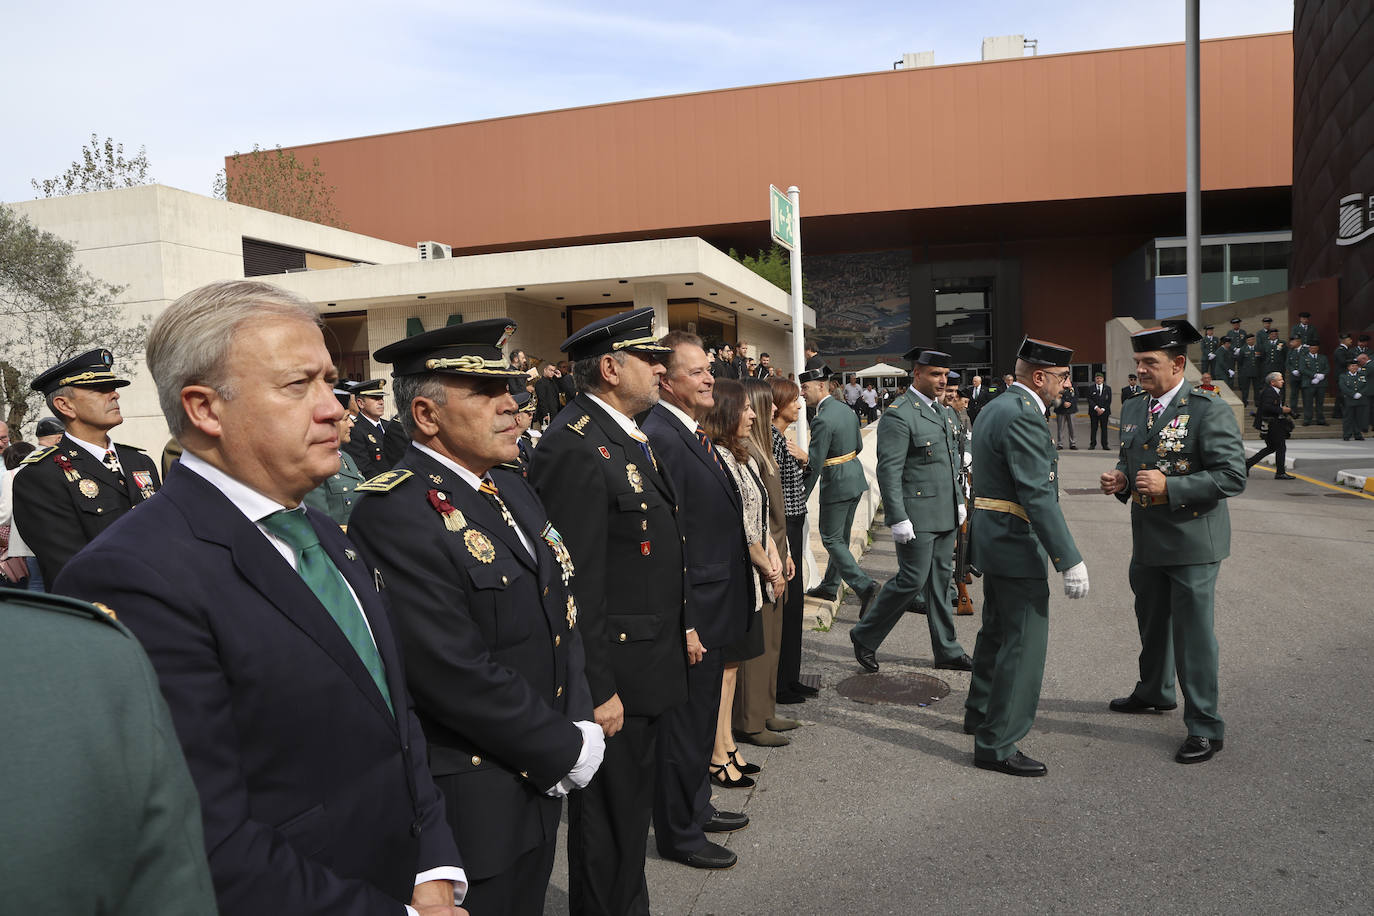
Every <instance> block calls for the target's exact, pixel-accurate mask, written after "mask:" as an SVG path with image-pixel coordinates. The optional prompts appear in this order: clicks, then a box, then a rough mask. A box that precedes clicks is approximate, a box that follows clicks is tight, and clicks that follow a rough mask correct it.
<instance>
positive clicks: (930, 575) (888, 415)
mask: <svg viewBox="0 0 1374 916" xmlns="http://www.w3.org/2000/svg"><path fill="white" fill-rule="evenodd" d="M906 358H907V359H908V360H911V361H912V381H911V387H910V388H908V389H907V390H906V392H904V393H903V394H902V395H901V396H900V397H898V398H897V400H896V401H895V402H893V404H892V406H890V407H888V409H887V410H886V411H884V412H883V416H882V419H881V420H879V421H878V486H879V489H880V490H881V491H882V496H883V512H884V514H885V515H886V518H887V524H888V527H890V528H891V529H892V539H893V540H894V541H895V542H896V544H897V564H898V566H897V575H895V576H893V577H892V578H891V579H889V580H888V581H887V583H886V584H884V585H883V587H882V589H880V590H879V592H878V596H877V598H875V599H874V600H873V603H872V604H871V605H869V607H868V609H867V610H866V611H865V612H864V613H863V614H862V615H861V617H860V620H859V622H858V624H857V625H856V626H855V627H854V628H853V629H852V630H850V631H849V641H850V642H852V643H853V644H854V658H855V659H856V660H857V661H858V663H859V664H860V666H862V667H863V668H864V669H865V670H867V671H877V670H878V662H877V659H876V658H875V656H874V654H875V653H876V652H877V650H878V648H879V647H880V646H881V645H882V644H883V640H884V639H886V638H887V634H888V633H890V632H892V628H893V627H894V626H895V625H896V623H897V621H898V620H900V619H901V617H902V613H903V612H904V611H905V610H906V609H907V608H908V607H910V606H911V604H912V603H913V601H916V600H918V599H921V598H924V600H925V606H926V622H927V625H928V626H929V627H930V646H931V652H932V654H933V655H934V658H935V667H936V668H948V669H951V670H955V671H971V670H973V659H971V658H969V657H968V654H967V653H965V652H964V647H963V646H961V645H960V644H959V638H958V636H957V635H956V634H955V632H954V615H953V612H952V610H951V605H950V602H949V597H948V596H949V592H950V588H951V578H950V577H951V574H952V572H953V566H952V564H953V558H954V547H955V540H956V536H957V534H958V530H959V526H960V525H962V524H963V522H964V517H965V514H966V512H967V511H968V510H967V509H966V508H965V506H964V500H963V493H962V491H961V490H960V487H959V472H960V470H961V469H962V465H963V461H962V459H961V442H962V439H963V430H962V427H960V425H959V421H958V419H957V418H956V417H955V416H954V412H953V411H952V410H951V409H949V408H947V407H944V406H942V404H941V401H942V399H943V396H944V393H945V384H946V377H945V376H946V373H948V372H949V364H950V359H951V357H950V355H949V354H948V353H941V352H940V351H938V350H923V349H921V348H920V347H917V348H915V349H913V350H911V351H910V352H908V353H907V354H906Z"/></svg>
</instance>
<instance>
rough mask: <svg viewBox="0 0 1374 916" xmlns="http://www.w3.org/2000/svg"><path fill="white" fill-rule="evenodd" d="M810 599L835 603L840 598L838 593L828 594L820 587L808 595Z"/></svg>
mask: <svg viewBox="0 0 1374 916" xmlns="http://www.w3.org/2000/svg"><path fill="white" fill-rule="evenodd" d="M806 597H808V598H820V599H821V600H823V601H834V600H835V598H836V597H838V593H837V592H828V591H826V590H825V589H823V588H821V587H820V586H819V585H818V586H816V587H815V588H813V589H811V590H810V591H808V592H807V593H806Z"/></svg>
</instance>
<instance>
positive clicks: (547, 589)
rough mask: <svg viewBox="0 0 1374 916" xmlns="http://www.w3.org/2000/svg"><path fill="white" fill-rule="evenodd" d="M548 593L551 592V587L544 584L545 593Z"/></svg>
mask: <svg viewBox="0 0 1374 916" xmlns="http://www.w3.org/2000/svg"><path fill="white" fill-rule="evenodd" d="M548 593H549V587H548V586H547V585H546V586H544V594H545V595H548Z"/></svg>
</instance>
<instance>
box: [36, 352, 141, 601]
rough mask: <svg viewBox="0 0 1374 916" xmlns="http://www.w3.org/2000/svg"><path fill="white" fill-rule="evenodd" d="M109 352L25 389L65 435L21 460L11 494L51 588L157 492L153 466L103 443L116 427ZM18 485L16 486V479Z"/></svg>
mask: <svg viewBox="0 0 1374 916" xmlns="http://www.w3.org/2000/svg"><path fill="white" fill-rule="evenodd" d="M113 367H114V356H113V354H111V353H110V351H109V350H90V351H88V352H86V353H82V354H81V355H79V356H74V357H72V358H71V359H69V360H67V361H66V362H63V363H59V364H58V365H56V366H53V367H52V368H51V369H48V370H47V371H46V372H43V373H42V374H41V375H39V376H38V377H37V378H35V379H34V380H33V382H32V385H31V387H32V388H33V390H34V391H39V392H42V394H43V396H44V398H46V399H47V402H48V409H49V410H51V411H52V412H53V416H55V417H57V418H58V419H59V420H61V421H62V424H63V426H64V427H65V428H66V432H65V433H64V435H63V436H62V438H61V439H60V440H59V441H58V443H57V444H56V445H54V446H51V447H49V448H44V449H39V450H38V451H36V452H34V453H33V454H31V455H29V457H28V458H26V459H24V462H23V467H22V468H21V472H22V473H23V475H24V477H23V480H24V483H23V484H22V485H21V486H16V487H15V488H14V519H15V522H16V523H17V524H18V526H19V529H20V530H21V531H22V532H23V533H24V541H25V542H26V543H27V544H28V546H29V548H30V549H31V550H33V554H34V556H35V557H37V558H38V566H39V568H40V569H41V571H42V573H43V581H44V582H48V583H52V582H55V581H56V580H57V574H58V573H59V572H60V571H61V570H62V567H63V566H65V565H66V564H67V561H68V560H70V559H71V558H72V557H73V556H74V555H75V554H76V552H77V551H79V550H80V549H81V548H82V547H85V546H86V545H87V544H88V543H90V542H91V541H92V540H93V539H94V538H95V536H96V535H98V534H99V533H100V532H102V531H104V530H105V529H106V528H108V527H110V526H111V525H112V524H114V523H115V521H116V520H117V519H118V518H119V517H120V516H122V515H123V514H124V513H125V512H128V511H129V509H131V508H132V507H134V506H136V505H138V504H139V503H141V502H143V501H144V500H146V499H148V498H149V497H151V496H152V495H153V494H154V493H155V492H157V488H158V487H160V486H161V485H162V481H161V479H160V478H159V477H158V473H157V464H156V463H155V462H154V461H153V460H152V459H151V458H149V457H148V456H147V455H145V454H144V453H143V452H142V451H141V450H140V449H137V448H135V447H134V446H132V445H123V444H120V443H117V442H113V441H111V439H110V435H109V433H110V430H112V429H114V428H115V427H116V426H118V425H119V424H121V423H123V422H124V417H123V415H122V414H121V413H120V412H119V389H120V388H123V387H124V386H126V385H128V384H129V382H128V380H127V379H122V378H118V377H117V376H116V375H115V374H114V368H113ZM16 480H18V478H16Z"/></svg>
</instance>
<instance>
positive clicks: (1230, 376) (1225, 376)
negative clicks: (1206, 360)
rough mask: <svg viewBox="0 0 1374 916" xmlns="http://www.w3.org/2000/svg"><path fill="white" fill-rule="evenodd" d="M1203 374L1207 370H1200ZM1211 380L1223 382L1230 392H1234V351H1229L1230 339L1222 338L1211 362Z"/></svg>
mask: <svg viewBox="0 0 1374 916" xmlns="http://www.w3.org/2000/svg"><path fill="white" fill-rule="evenodd" d="M1202 371H1204V372H1206V371H1209V370H1206V369H1204V370H1202ZM1210 371H1211V373H1212V378H1214V379H1216V380H1217V381H1218V382H1225V383H1226V384H1227V385H1228V386H1230V388H1231V390H1232V391H1235V390H1236V384H1237V383H1236V351H1235V350H1233V349H1231V338H1229V337H1223V338H1222V339H1221V347H1220V348H1219V349H1218V350H1217V355H1216V359H1214V360H1212V369H1211V370H1210Z"/></svg>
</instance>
